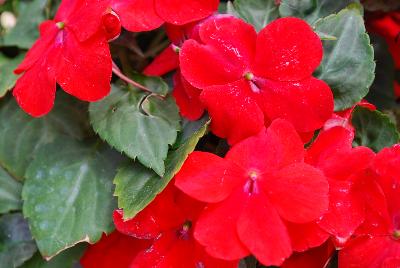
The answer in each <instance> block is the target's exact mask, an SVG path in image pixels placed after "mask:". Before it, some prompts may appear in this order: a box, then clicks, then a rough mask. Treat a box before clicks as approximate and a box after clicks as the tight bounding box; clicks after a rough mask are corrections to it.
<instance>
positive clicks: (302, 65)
mask: <svg viewBox="0 0 400 268" xmlns="http://www.w3.org/2000/svg"><path fill="white" fill-rule="evenodd" d="M322 54H323V49H322V42H321V40H320V39H319V37H318V35H317V34H316V33H314V32H313V30H312V29H311V27H310V26H309V25H308V24H307V23H306V22H305V21H303V20H301V19H298V18H282V19H277V20H275V21H273V22H271V23H270V24H268V25H267V26H266V27H265V28H264V29H263V30H261V32H260V33H259V34H258V38H257V56H256V66H255V67H256V73H257V75H259V76H262V77H264V78H270V79H273V80H279V81H296V80H300V79H303V78H306V77H309V76H310V75H311V74H312V73H313V72H314V70H315V69H316V68H317V67H318V65H319V64H320V62H321V59H322ZM322 103H325V102H322Z"/></svg>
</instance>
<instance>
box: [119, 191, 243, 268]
mask: <svg viewBox="0 0 400 268" xmlns="http://www.w3.org/2000/svg"><path fill="white" fill-rule="evenodd" d="M203 207H204V205H203V204H202V203H200V202H198V201H195V200H193V199H192V198H189V197H188V196H186V195H184V194H183V193H181V192H179V191H178V190H177V189H175V188H174V187H168V188H167V189H166V190H164V192H163V193H162V194H160V195H159V196H158V197H157V198H156V199H155V200H154V201H153V202H152V203H151V204H150V205H149V206H148V207H146V208H145V209H144V210H143V211H142V212H140V213H139V214H138V215H137V216H136V217H135V218H133V219H131V220H128V221H125V222H124V221H123V219H122V216H123V212H122V211H120V210H117V211H115V212H114V222H115V225H116V227H117V229H118V230H119V231H120V232H122V233H125V234H127V235H130V236H134V237H136V238H140V239H154V241H153V242H152V244H151V246H150V247H149V248H147V249H146V250H143V251H141V252H140V253H139V254H138V255H137V256H136V257H135V258H134V260H133V261H132V263H131V265H130V266H129V267H131V268H142V267H160V268H161V267H176V268H180V267H181V268H187V267H210V268H214V267H219V268H225V267H226V268H236V267H237V265H238V262H227V261H223V260H218V259H215V258H213V257H210V256H209V255H208V254H207V253H206V252H205V251H204V249H203V247H202V246H201V245H199V244H198V243H197V242H196V241H195V240H194V238H193V228H192V227H193V225H194V224H195V221H196V220H197V217H198V214H199V213H200V211H201V210H202V209H203Z"/></svg>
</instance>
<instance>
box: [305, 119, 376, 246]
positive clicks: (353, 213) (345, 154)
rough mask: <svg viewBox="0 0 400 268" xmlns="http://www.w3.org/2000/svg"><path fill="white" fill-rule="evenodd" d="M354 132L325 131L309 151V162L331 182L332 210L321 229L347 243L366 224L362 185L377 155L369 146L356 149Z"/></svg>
mask: <svg viewBox="0 0 400 268" xmlns="http://www.w3.org/2000/svg"><path fill="white" fill-rule="evenodd" d="M353 139H354V133H353V131H351V130H348V129H346V128H343V127H334V128H330V129H328V130H326V131H322V132H321V133H320V135H319V136H318V138H317V139H316V140H315V142H314V143H313V144H312V146H311V147H310V148H309V149H308V150H307V155H306V163H308V164H310V165H313V166H315V167H317V168H319V169H320V170H322V171H323V172H324V174H325V176H326V177H327V178H328V181H329V209H328V211H327V213H325V214H324V215H323V216H322V217H321V218H320V219H319V220H318V221H317V222H318V226H319V227H321V228H322V229H324V230H325V231H326V232H328V233H329V234H330V235H332V236H333V237H334V238H335V239H336V244H337V245H339V246H340V245H342V244H343V243H345V242H346V241H347V240H348V239H349V238H350V236H351V235H352V234H353V233H354V231H355V230H356V228H357V227H358V226H359V225H360V224H361V223H362V222H363V221H364V217H365V212H364V211H365V209H366V205H365V199H364V196H363V190H364V189H363V187H362V185H360V181H359V179H360V176H359V175H360V173H362V172H364V171H365V170H366V169H367V168H368V166H369V165H370V163H371V161H372V160H373V157H374V153H373V152H372V150H370V149H369V148H367V147H363V146H359V147H356V148H352V142H353Z"/></svg>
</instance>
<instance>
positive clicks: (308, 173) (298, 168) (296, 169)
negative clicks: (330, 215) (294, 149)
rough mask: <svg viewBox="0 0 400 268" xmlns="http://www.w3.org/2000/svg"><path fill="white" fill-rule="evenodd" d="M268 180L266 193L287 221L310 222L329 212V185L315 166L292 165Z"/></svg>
mask: <svg viewBox="0 0 400 268" xmlns="http://www.w3.org/2000/svg"><path fill="white" fill-rule="evenodd" d="M268 178H269V179H268V180H267V181H266V182H265V183H264V190H265V192H266V193H268V196H269V198H270V200H271V202H272V203H273V205H274V206H275V207H276V208H277V210H278V212H279V214H280V215H281V216H282V217H284V218H285V219H286V220H288V221H291V222H295V223H306V222H310V221H313V220H316V219H317V218H319V217H320V216H322V214H323V213H324V212H326V210H327V209H328V191H329V185H328V181H327V179H326V178H325V176H324V175H323V174H322V172H320V171H319V170H317V169H315V168H313V167H312V166H309V165H307V164H302V163H298V164H293V165H291V166H288V167H285V168H283V169H282V170H280V171H278V172H276V173H274V174H273V175H272V174H271V176H269V177H268Z"/></svg>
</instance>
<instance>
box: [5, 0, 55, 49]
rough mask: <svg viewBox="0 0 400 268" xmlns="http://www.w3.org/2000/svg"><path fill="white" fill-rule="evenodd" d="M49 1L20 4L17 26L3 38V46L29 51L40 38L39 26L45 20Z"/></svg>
mask: <svg viewBox="0 0 400 268" xmlns="http://www.w3.org/2000/svg"><path fill="white" fill-rule="evenodd" d="M46 4H47V0H32V1H24V2H22V1H20V2H19V14H18V18H17V24H16V25H15V27H14V28H12V29H11V30H10V31H9V32H8V33H7V34H6V35H4V38H3V46H17V47H20V48H25V49H29V48H30V47H31V46H32V44H33V43H34V42H35V40H36V39H37V38H38V37H39V31H38V26H39V24H40V23H41V22H42V21H44V20H45V16H44V8H45V7H46Z"/></svg>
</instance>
